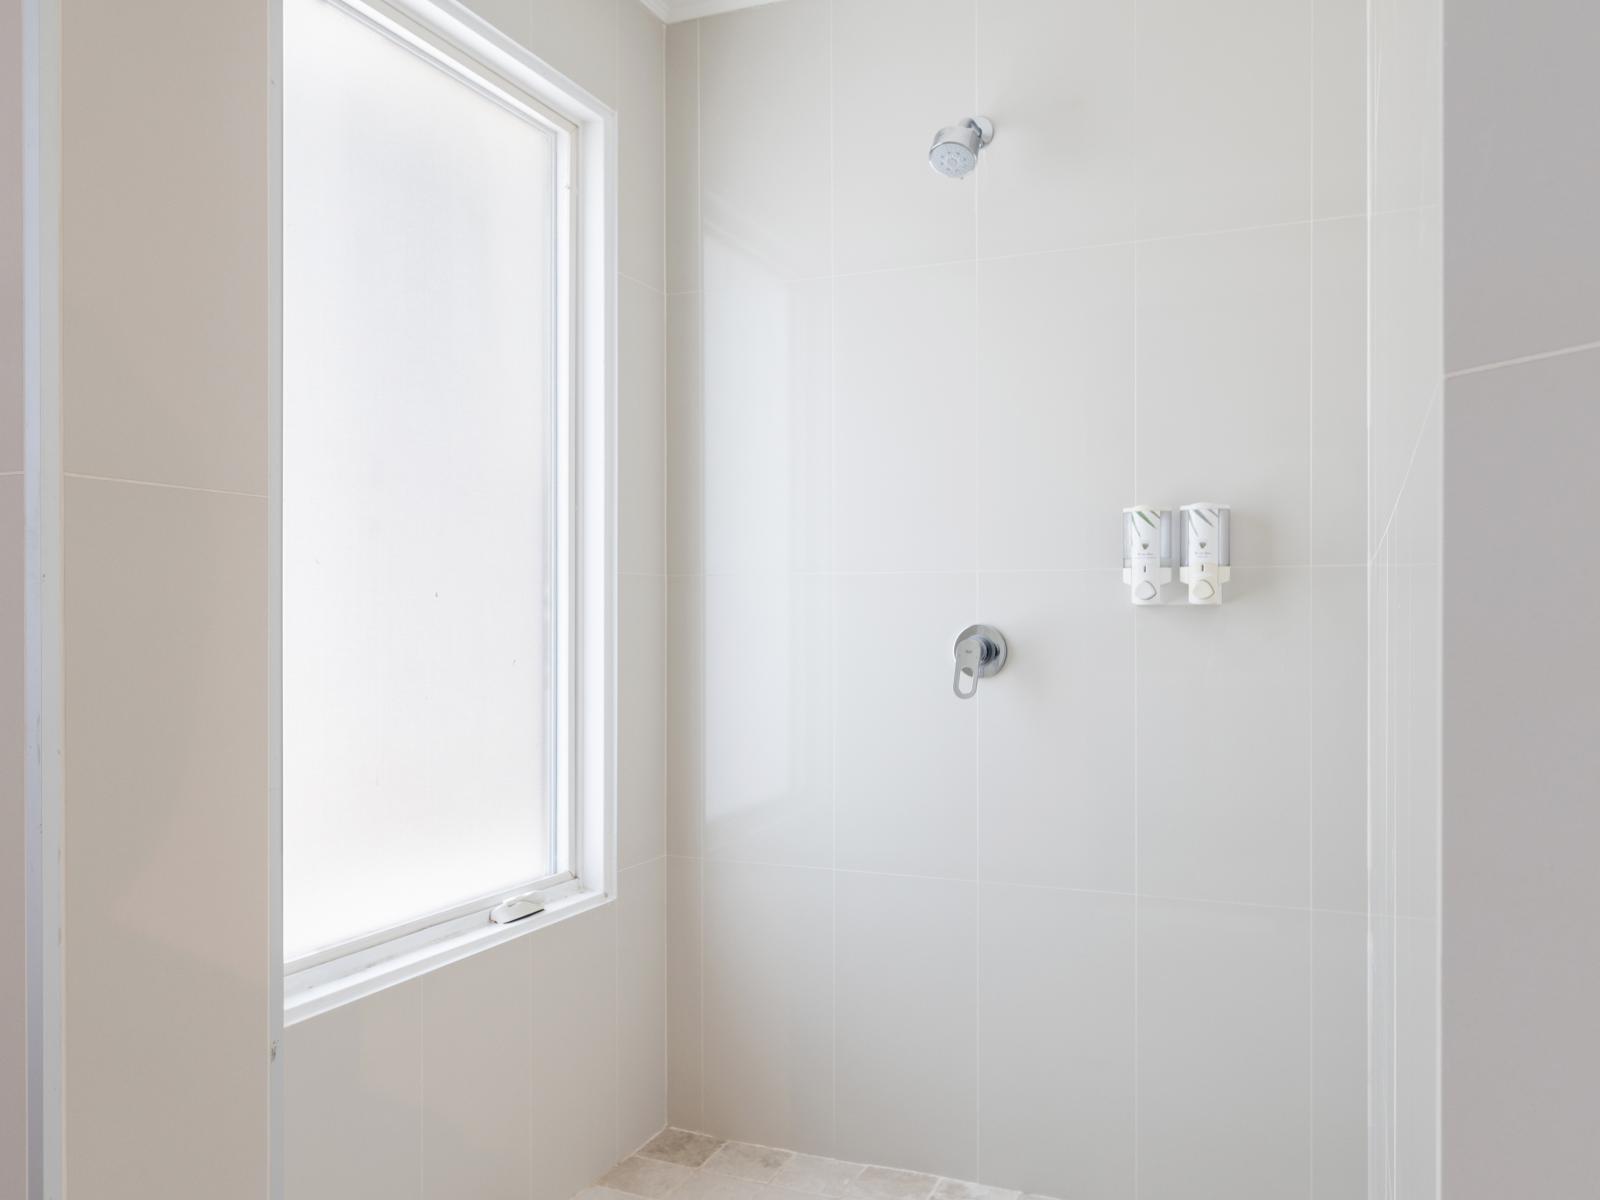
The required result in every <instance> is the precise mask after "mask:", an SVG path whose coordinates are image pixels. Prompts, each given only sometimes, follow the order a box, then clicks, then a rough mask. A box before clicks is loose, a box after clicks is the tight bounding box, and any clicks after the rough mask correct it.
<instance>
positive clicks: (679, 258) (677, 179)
mask: <svg viewBox="0 0 1600 1200" xmlns="http://www.w3.org/2000/svg"><path fill="white" fill-rule="evenodd" d="M666 58H667V82H666V90H667V119H666V159H667V161H666V168H665V175H666V205H667V211H666V279H667V291H669V292H694V291H699V290H700V23H699V22H698V21H683V22H679V23H678V24H675V25H668V26H667V48H666Z"/></svg>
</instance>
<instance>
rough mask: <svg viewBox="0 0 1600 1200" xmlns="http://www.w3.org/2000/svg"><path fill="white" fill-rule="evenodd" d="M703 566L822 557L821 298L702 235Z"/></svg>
mask: <svg viewBox="0 0 1600 1200" xmlns="http://www.w3.org/2000/svg"><path fill="white" fill-rule="evenodd" d="M705 272H706V284H705V297H704V301H705V308H704V321H705V344H706V345H707V346H715V347H718V348H719V350H718V353H715V354H708V355H707V356H706V358H705V367H704V372H703V384H702V386H703V412H704V416H703V438H704V441H703V454H704V467H703V470H704V489H705V505H704V510H703V513H702V519H703V531H702V534H703V538H704V543H705V567H706V570H707V571H708V572H719V573H720V572H730V571H739V572H749V571H786V570H795V571H819V570H826V569H827V567H828V566H829V565H830V559H831V553H830V551H829V549H828V540H829V537H830V529H829V518H828V512H829V488H830V480H831V472H832V467H831V465H830V464H831V461H832V446H831V440H832V428H833V424H832V406H831V404H830V401H829V386H830V385H829V377H830V371H831V369H832V368H831V361H832V350H831V346H832V329H831V322H832V318H831V313H832V298H831V294H830V290H829V286H828V283H827V281H826V280H817V279H812V280H786V279H782V278H780V277H779V276H777V275H775V274H773V273H772V272H771V271H770V270H768V269H767V267H766V266H765V265H764V264H763V263H761V262H760V261H758V260H756V259H753V258H751V257H749V256H748V255H744V254H741V253H739V252H738V251H737V250H736V249H734V248H731V247H728V246H725V245H722V244H720V243H716V242H712V243H709V244H708V245H707V247H706V256H705Z"/></svg>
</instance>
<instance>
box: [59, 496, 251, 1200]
mask: <svg viewBox="0 0 1600 1200" xmlns="http://www.w3.org/2000/svg"><path fill="white" fill-rule="evenodd" d="M64 506H65V511H66V527H67V538H66V550H65V570H64V575H65V579H66V584H65V601H64V607H65V628H66V632H65V646H64V653H65V663H66V668H65V669H66V680H65V720H66V742H67V745H68V747H69V749H68V752H67V753H68V760H67V763H66V777H67V781H68V782H67V785H66V786H67V793H66V803H65V812H66V816H65V863H64V871H65V878H66V881H67V884H66V896H65V921H66V930H67V936H66V946H65V964H64V980H63V986H64V991H65V996H66V1004H65V1013H64V1029H65V1034H64V1039H65V1066H64V1076H65V1078H64V1086H65V1111H64V1120H65V1125H66V1130H67V1147H68V1150H67V1153H68V1170H69V1173H70V1175H71V1178H72V1181H73V1191H74V1194H76V1195H81V1196H118V1197H125V1198H127V1200H144V1198H146V1197H149V1198H151V1200H155V1198H157V1197H159V1198H160V1200H175V1198H180V1197H181V1198H184V1200H188V1198H190V1197H194V1198H195V1200H199V1198H200V1197H211V1196H224V1195H225V1196H250V1195H259V1194H261V1192H262V1190H263V1189H264V1188H265V1186H266V1169H267V1139H266V1136H265V1130H266V1128H267V1072H268V1059H267V1042H268V1029H267V1011H268V1008H267V986H268V976H267V964H268V943H267V924H268V913H267V819H266V818H267V787H266V777H267V775H266V761H267V707H266V696H267V655H266V620H267V612H266V605H267V580H266V564H267V505H266V501H265V500H261V499H257V498H253V497H241V496H231V495H215V494H208V493H202V492H193V491H185V490H179V489H174V488H166V487H150V486H145V485H139V484H129V483H113V482H102V481H99V480H90V479H76V478H70V477H69V478H68V480H67V481H66V487H65V497H64ZM180 1147H181V1148H182V1149H181V1152H180V1151H179V1148H180Z"/></svg>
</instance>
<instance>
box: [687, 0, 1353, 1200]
mask: <svg viewBox="0 0 1600 1200" xmlns="http://www.w3.org/2000/svg"><path fill="white" fill-rule="evenodd" d="M1365 29H1366V5H1365V3H1361V2H1356V0H1314V2H1313V0H1302V2H1295V3H1281V2H1280V0H1222V2H1221V3H1213V4H1206V5H1195V4H1192V3H1187V2H1182V0H1153V2H1149V0H1145V2H1141V3H1139V4H1138V5H1134V4H1131V3H1128V2H1127V0H1084V2H1081V3H1073V4H1061V3H1058V2H1057V0H835V2H830V0H783V2H781V3H776V4H772V5H769V6H764V7H758V8H754V9H748V10H745V11H740V12H735V13H730V14H726V15H722V16H717V17H711V18H706V19H703V20H700V21H698V22H692V23H685V24H680V25H674V26H671V27H670V28H669V29H668V31H667V134H666V138H667V142H666V144H667V178H666V191H667V242H666V285H667V321H666V357H667V398H666V405H667V416H666V441H667V447H668V460H667V462H668V465H667V481H666V493H667V523H668V524H667V549H666V560H665V562H666V568H667V572H668V596H667V626H668V631H669V636H668V641H667V646H668V651H667V658H668V661H667V674H668V690H669V704H668V713H667V722H668V728H667V738H666V742H667V747H666V749H667V826H666V834H665V836H666V847H667V851H668V858H667V860H666V864H665V881H664V884H665V888H666V895H667V908H668V919H667V952H666V953H667V965H668V1058H669V1070H668V1089H669V1115H670V1117H671V1120H672V1122H673V1123H674V1124H676V1125H680V1126H687V1127H690V1128H697V1129H703V1130H707V1131H710V1132H712V1133H715V1134H718V1135H722V1136H727V1137H733V1138H739V1139H744V1140H749V1141H757V1142H764V1143H770V1144H775V1145H780V1146H786V1147H790V1148H794V1149H799V1150H804V1151H809V1152H812V1153H820V1154H828V1155H833V1156H836V1157H840V1158H846V1159H856V1160H867V1161H872V1162H879V1163H886V1164H890V1165H894V1166H902V1167H914V1168H920V1169H923V1170H927V1171H933V1172H938V1173H941V1174H945V1175H950V1176H953V1177H957V1178H967V1179H980V1180H982V1181H984V1182H987V1183H993V1184H997V1185H1001V1186H1005V1187H1012V1188H1021V1189H1024V1190H1027V1191H1034V1192H1042V1193H1047V1194H1051V1195H1057V1196H1063V1197H1085V1198H1086V1200H1113V1198H1126V1197H1134V1196H1138V1197H1142V1198H1144V1200H1168V1198H1171V1200H1178V1198H1180V1197H1181V1198H1182V1200H1209V1198H1212V1197H1217V1198H1221V1197H1227V1200H1284V1198H1285V1197H1291V1196H1301V1197H1315V1198H1316V1200H1349V1198H1351V1197H1357V1196H1360V1195H1362V1193H1363V1189H1364V1187H1365V1183H1366V1157H1367V1156H1366V1146H1365V1141H1366V1139H1365V1122H1366V1092H1365V1073H1364V1047H1365V1042H1366V1034H1365V997H1366V970H1365V950H1366V933H1367V929H1366V925H1367V921H1366V915H1365V913H1366V900H1367V895H1366V886H1365V880H1366V812H1365V800H1364V797H1365V791H1366V780H1365V778H1364V775H1363V764H1364V761H1365V744H1366V736H1367V730H1366V722H1365V719H1364V717H1363V713H1364V709H1365V681H1364V667H1365V654H1364V648H1365V646H1366V641H1367V631H1366V619H1365V618H1366V614H1365V605H1366V602H1365V579H1366V573H1367V539H1368V518H1367V513H1368V506H1367V486H1366V476H1367V444H1366V430H1365V422H1366V411H1365V399H1366V397H1365V382H1366V380H1365V342H1366V320H1365V292H1366V280H1365V274H1364V268H1365V258H1366V241H1367V233H1366V221H1365V212H1366V180H1365V155H1366V145H1365V143H1366V138H1365V116H1364V114H1365V108H1366V102H1365V96H1366V87H1365V80H1366V57H1365V44H1366V39H1365ZM973 112H981V113H985V114H987V115H989V116H991V117H992V118H994V120H995V122H996V125H997V127H998V134H997V137H996V140H995V142H994V144H993V146H992V147H991V148H990V149H989V150H987V151H986V152H985V154H984V156H983V161H982V163H981V164H980V166H979V167H978V170H977V172H976V174H975V175H974V176H972V177H971V178H969V179H968V180H966V181H965V182H959V183H958V182H953V181H950V180H946V179H942V178H939V177H937V176H935V175H934V174H933V173H932V172H931V171H930V170H929V169H928V166H927V163H926V149H927V145H928V141H929V139H930V137H931V135H932V134H933V132H934V130H935V129H936V128H937V127H939V126H940V125H943V124H947V123H950V122H953V121H958V120H960V119H962V118H964V117H965V116H967V115H968V114H970V113H973ZM1196 499H1214V500H1219V501H1224V502H1228V503H1231V504H1233V505H1234V529H1235V536H1234V563H1235V566H1234V583H1233V584H1232V585H1231V587H1230V588H1229V589H1228V595H1227V603H1226V604H1224V605H1223V606H1222V607H1221V608H1219V609H1213V610H1193V609H1189V608H1187V607H1186V606H1182V605H1177V604H1175V605H1173V606H1171V607H1168V608H1164V609H1143V610H1135V609H1133V608H1132V607H1131V606H1130V605H1129V603H1128V600H1127V595H1126V591H1125V589H1124V587H1123V586H1122V584H1121V582H1120V578H1119V571H1118V568H1119V566H1120V559H1119V552H1120V545H1119V535H1118V521H1119V519H1120V510H1121V509H1122V507H1123V506H1124V505H1126V504H1131V503H1134V502H1136V501H1143V502H1153V503H1161V504H1165V505H1176V504H1180V503H1183V502H1186V501H1190V500H1196ZM973 621H985V622H989V623H992V624H995V625H997V626H999V627H1000V628H1001V629H1002V630H1003V631H1004V632H1005V633H1006V635H1007V636H1008V638H1009V639H1010V640H1011V645H1012V655H1013V657H1012V659H1011V661H1010V663H1009V665H1008V666H1007V668H1006V670H1005V672H1004V674H1002V675H1001V676H999V677H998V678H996V679H993V680H989V681H986V682H985V683H984V684H983V686H982V689H981V691H980V694H979V697H978V699H977V701H976V702H975V703H972V704H962V703H959V702H957V701H956V700H955V699H954V698H953V697H952V696H951V694H950V678H951V671H952V663H951V643H952V641H953V639H954V637H955V635H956V633H957V632H958V631H959V630H960V629H961V628H962V627H963V626H965V625H966V624H968V623H970V622H973Z"/></svg>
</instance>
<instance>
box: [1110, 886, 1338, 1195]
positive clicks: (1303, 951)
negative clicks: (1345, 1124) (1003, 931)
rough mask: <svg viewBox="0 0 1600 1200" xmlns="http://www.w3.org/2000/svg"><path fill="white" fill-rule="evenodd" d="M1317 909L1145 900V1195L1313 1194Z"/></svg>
mask: <svg viewBox="0 0 1600 1200" xmlns="http://www.w3.org/2000/svg"><path fill="white" fill-rule="evenodd" d="M1310 915H1311V914H1310V913H1309V912H1304V911H1302V912H1291V911H1288V910H1284V909H1268V908H1255V907H1250V906H1245V905H1213V904H1185V903H1178V902H1168V901H1157V900H1142V901H1140V904H1139V984H1138V986H1139V1068H1138V1070H1139V1156H1140V1158H1139V1194H1140V1196H1141V1197H1142V1198H1144V1200H1283V1197H1285V1196H1297V1195H1304V1194H1305V1188H1306V1184H1307V1180H1308V1179H1309V1177H1310V1176H1309V1172H1310V1166H1311V1163H1310V1153H1311V1147H1310V1140H1309V1135H1310V1129H1311V1121H1310V1111H1309V1100H1310V1078H1309V1070H1310V1063H1311V1031H1310V1027H1309V1016H1310V986H1311V978H1310V967H1311V964H1310V952H1311V927H1310Z"/></svg>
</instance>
